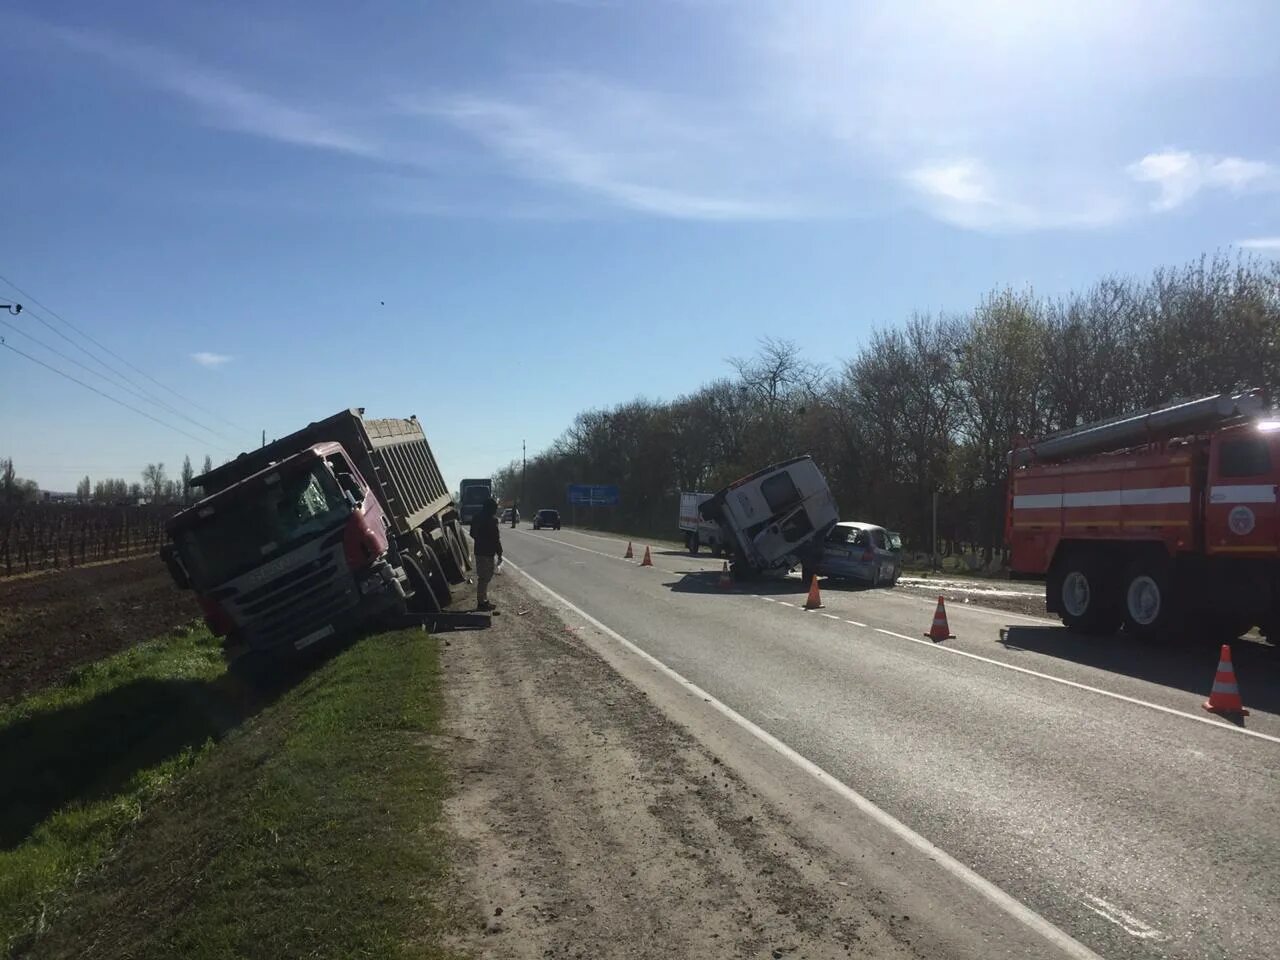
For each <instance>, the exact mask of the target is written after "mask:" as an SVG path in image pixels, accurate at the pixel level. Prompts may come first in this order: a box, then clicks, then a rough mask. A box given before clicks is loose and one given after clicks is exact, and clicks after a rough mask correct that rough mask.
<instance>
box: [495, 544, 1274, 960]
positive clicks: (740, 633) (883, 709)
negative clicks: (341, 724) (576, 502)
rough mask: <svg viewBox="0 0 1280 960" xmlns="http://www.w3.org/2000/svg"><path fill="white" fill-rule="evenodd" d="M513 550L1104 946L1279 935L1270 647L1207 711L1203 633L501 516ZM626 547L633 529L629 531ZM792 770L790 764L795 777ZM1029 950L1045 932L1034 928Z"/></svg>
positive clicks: (1165, 945) (1252, 654)
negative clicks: (1082, 633)
mask: <svg viewBox="0 0 1280 960" xmlns="http://www.w3.org/2000/svg"><path fill="white" fill-rule="evenodd" d="M503 540H504V544H505V547H506V553H507V556H508V558H509V559H511V560H512V561H514V563H515V564H516V565H517V566H518V567H519V568H520V569H521V570H522V571H524V572H525V573H527V574H528V575H529V576H530V577H532V578H534V579H535V580H537V581H538V582H540V583H542V584H544V585H545V586H546V587H548V588H550V589H551V590H553V591H555V592H556V593H558V594H560V595H561V596H562V597H564V598H565V599H566V600H568V601H570V602H571V603H573V604H574V605H576V606H577V607H579V608H581V610H582V611H584V612H585V613H587V614H589V615H590V616H592V617H594V618H596V619H597V620H599V621H600V622H601V623H602V624H604V625H606V626H607V627H609V628H611V629H612V630H613V631H616V632H617V633H618V634H620V635H621V636H623V637H625V638H626V639H627V640H629V641H630V642H631V643H633V644H635V645H636V646H637V647H639V648H640V649H642V650H643V651H645V652H646V653H647V654H649V655H651V656H652V657H654V658H656V659H657V660H659V661H661V662H662V663H663V664H665V665H666V666H667V667H669V668H671V669H672V670H674V671H676V672H677V673H679V674H681V675H682V676H683V677H685V678H687V679H688V680H690V681H692V682H693V683H695V684H697V685H698V686H700V687H701V688H702V689H703V690H704V691H706V692H707V693H709V694H710V695H711V696H712V697H714V698H716V699H718V700H719V701H721V702H722V703H723V704H725V705H726V706H728V707H729V708H731V709H732V710H733V711H736V712H737V713H738V714H741V715H742V716H743V717H745V718H746V719H747V720H749V721H751V722H752V723H754V724H756V725H758V726H759V727H760V728H762V729H763V730H764V731H767V733H768V734H771V735H772V736H774V737H776V738H777V739H779V740H781V741H782V742H783V743H785V744H786V745H788V746H790V747H791V748H792V749H794V750H795V751H796V752H797V753H799V754H800V755H802V756H803V757H804V758H805V759H807V760H809V761H812V763H813V764H816V765H817V766H818V767H820V768H822V769H823V770H825V771H827V772H828V773H830V774H832V775H833V776H834V777H836V778H837V779H838V780H839V781H841V782H842V783H844V784H847V785H848V786H849V787H851V788H852V789H853V790H855V791H857V792H858V793H859V794H861V795H862V796H863V797H865V798H867V799H868V800H870V801H871V802H872V803H873V804H875V805H876V806H878V807H879V808H881V809H882V810H884V811H886V812H887V813H889V814H890V815H891V816H892V817H894V818H896V819H897V820H899V821H901V822H902V823H904V824H906V825H907V826H908V827H909V828H911V829H912V830H914V831H915V832H916V833H918V834H920V835H922V836H923V837H925V838H927V839H928V840H929V841H931V842H932V843H933V844H935V845H936V846H937V847H939V848H941V849H942V850H943V851H945V852H946V853H947V854H950V855H951V857H953V858H955V860H957V861H959V862H960V863H961V864H963V865H965V866H967V867H971V868H972V869H973V870H974V871H975V872H976V873H977V874H979V875H980V876H981V877H982V878H985V879H986V880H988V881H990V882H991V883H993V884H995V885H997V886H998V887H999V888H1000V889H1001V890H1003V891H1005V892H1007V893H1008V894H1010V895H1011V896H1013V897H1014V898H1016V899H1017V900H1018V901H1020V902H1021V903H1022V904H1025V905H1026V906H1027V907H1029V908H1030V909H1031V910H1032V911H1034V912H1035V913H1036V914H1039V915H1040V916H1041V917H1043V918H1045V919H1047V920H1048V921H1050V922H1051V923H1052V924H1054V925H1056V926H1057V927H1059V928H1060V929H1061V930H1063V931H1065V932H1066V933H1068V934H1069V935H1070V936H1071V937H1073V938H1075V939H1076V940H1077V941H1079V942H1080V943H1082V944H1084V945H1086V946H1087V947H1089V948H1091V949H1092V950H1094V951H1096V952H1097V953H1098V954H1100V955H1102V956H1105V957H1112V958H1120V957H1178V958H1182V957H1186V958H1191V957H1196V958H1219V957H1221V958H1228V957H1229V958H1241V960H1243V958H1259V960H1261V958H1268V960H1271V958H1274V957H1276V956H1277V955H1278V954H1277V947H1276V944H1277V943H1280V909H1278V906H1280V655H1278V652H1277V651H1276V650H1275V649H1274V648H1271V647H1269V646H1265V645H1263V644H1260V643H1253V642H1247V641H1241V642H1239V643H1237V644H1236V645H1235V647H1234V648H1233V650H1234V653H1235V665H1236V670H1237V675H1238V678H1239V681H1240V686H1241V691H1242V694H1243V696H1244V698H1245V702H1246V706H1248V707H1249V708H1250V710H1251V714H1250V716H1248V717H1247V718H1246V719H1245V720H1244V721H1243V724H1242V725H1232V724H1230V723H1228V722H1227V721H1224V720H1221V719H1219V718H1217V717H1215V716H1212V715H1210V714H1207V713H1205V712H1204V711H1203V710H1202V709H1201V706H1200V705H1201V703H1202V702H1203V701H1204V699H1205V695H1206V694H1207V692H1208V689H1209V687H1210V685H1211V684H1212V680H1213V675H1214V669H1215V667H1216V661H1217V648H1216V647H1214V646H1211V645H1204V646H1200V647H1196V646H1181V647H1161V646H1159V645H1154V646H1153V645H1143V644H1140V643H1137V642H1135V641H1131V640H1128V639H1126V638H1124V637H1116V638H1111V639H1106V640H1098V639H1084V638H1079V637H1075V636H1073V635H1071V634H1069V633H1068V632H1067V631H1065V630H1064V629H1063V628H1061V627H1060V626H1057V625H1055V624H1054V623H1052V622H1051V621H1049V620H1047V619H1046V620H1042V619H1039V618H1035V617H1027V616H1022V615H1017V614H1012V613H1004V612H1000V611H997V610H990V609H984V608H982V607H980V606H978V605H976V604H966V605H960V606H956V605H952V606H951V607H949V608H948V611H947V612H948V616H949V619H950V626H951V629H952V632H953V633H954V634H956V639H954V640H949V641H947V642H945V643H942V644H938V645H935V644H933V643H931V642H928V641H925V640H924V639H923V637H922V636H921V635H922V633H923V632H924V631H925V630H927V629H928V626H929V623H930V620H931V618H932V614H933V603H932V602H931V601H930V600H928V599H927V598H924V597H921V596H918V595H912V594H908V593H906V592H904V591H894V590H888V589H881V590H875V591H868V590H853V589H849V588H842V587H840V586H839V585H837V584H834V583H832V582H829V581H824V583H823V601H824V604H825V606H824V608H823V609H822V610H820V611H813V612H806V611H804V610H803V609H802V604H803V600H804V595H803V593H802V591H801V589H800V585H799V582H798V581H797V580H794V579H793V580H790V581H764V582H760V583H754V584H744V585H740V586H738V587H736V588H734V589H733V590H730V591H725V590H721V589H718V588H717V585H716V581H717V579H718V572H719V569H720V564H719V562H718V561H715V560H712V559H711V558H710V557H708V556H706V555H703V556H702V557H697V558H695V557H690V556H688V555H687V554H685V553H682V552H679V551H677V550H675V549H674V548H672V547H663V548H659V549H657V550H656V551H655V553H654V566H653V567H652V568H641V567H639V566H638V564H637V563H635V562H627V561H624V560H623V559H621V554H622V550H623V547H624V546H625V544H624V543H623V542H622V541H619V540H616V539H613V538H605V537H597V536H594V535H589V534H584V533H580V532H571V531H559V532H551V531H540V532H534V531H531V530H529V529H527V528H524V529H520V530H514V531H513V530H504V531H503ZM637 548H638V549H639V548H642V545H641V544H637ZM801 779H802V778H801ZM1044 955H1046V956H1049V955H1053V952H1052V951H1050V950H1049V948H1048V947H1046V951H1045V954H1044Z"/></svg>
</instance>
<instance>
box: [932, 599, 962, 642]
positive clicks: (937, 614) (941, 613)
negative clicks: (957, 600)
mask: <svg viewBox="0 0 1280 960" xmlns="http://www.w3.org/2000/svg"><path fill="white" fill-rule="evenodd" d="M925 636H926V637H928V638H929V639H930V640H932V641H933V642H934V643H941V642H942V641H943V640H954V639H955V638H956V635H955V634H954V633H952V632H951V628H950V627H948V626H947V606H946V604H945V603H943V602H942V597H941V596H939V597H938V609H937V610H935V611H934V612H933V626H931V627H930V628H929V632H928V633H926V634H925Z"/></svg>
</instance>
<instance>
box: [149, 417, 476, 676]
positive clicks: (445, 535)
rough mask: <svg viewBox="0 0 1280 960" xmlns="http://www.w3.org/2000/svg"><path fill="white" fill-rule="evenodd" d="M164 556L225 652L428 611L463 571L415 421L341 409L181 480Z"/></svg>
mask: <svg viewBox="0 0 1280 960" xmlns="http://www.w3.org/2000/svg"><path fill="white" fill-rule="evenodd" d="M192 484H193V485H194V486H197V487H200V488H201V489H202V490H203V492H204V498H203V499H201V500H200V501H199V502H197V503H196V504H194V505H193V506H191V507H188V508H187V509H185V510H183V511H182V512H181V513H178V514H176V515H175V516H173V517H172V518H170V520H169V521H168V523H167V524H166V532H167V533H168V536H169V540H170V543H169V544H167V545H166V547H165V549H164V551H163V557H164V560H165V562H166V563H167V564H168V566H169V570H170V573H171V574H172V576H173V578H174V580H175V581H176V582H177V583H178V585H179V586H180V587H183V588H189V589H191V590H193V591H194V592H195V595H196V599H197V600H198V601H199V603H200V607H201V609H202V610H203V611H204V614H205V619H206V621H207V622H208V624H209V626H210V628H211V629H212V630H213V631H214V633H216V634H217V635H219V636H224V637H226V638H227V640H226V642H227V645H228V647H229V648H231V649H232V650H234V651H236V652H241V651H245V650H248V651H256V652H261V653H266V654H280V653H285V652H289V651H295V650H301V649H303V648H305V647H309V646H311V645H312V644H314V643H316V642H317V641H319V640H322V639H323V638H325V637H328V636H331V635H333V634H335V633H340V632H344V631H346V630H349V629H351V628H354V627H357V626H359V625H360V624H362V623H365V622H368V621H370V620H373V619H376V618H379V617H381V616H383V615H385V614H397V613H406V612H415V611H421V612H426V613H434V612H438V611H439V610H440V609H441V608H442V607H444V606H445V605H447V604H448V603H449V601H450V599H451V594H450V589H449V587H450V584H456V583H460V582H462V581H463V580H464V579H465V578H466V575H467V571H468V570H469V569H470V568H471V555H470V549H469V546H468V540H467V538H466V536H465V535H464V533H463V529H462V525H461V522H460V520H459V517H458V510H457V506H456V505H455V504H454V502H453V498H452V497H451V496H450V494H449V488H448V486H447V485H446V484H445V481H444V477H443V476H441V473H440V468H439V466H437V464H436V459H435V456H434V455H433V454H432V452H431V447H430V446H429V445H428V443H427V438H426V436H425V434H424V433H423V432H422V426H421V425H420V424H419V423H418V421H417V419H416V418H414V417H410V418H409V419H407V420H372V419H366V418H365V416H364V409H363V408H360V409H354V410H344V411H342V412H341V413H337V414H334V415H333V416H332V417H329V418H327V419H325V420H321V421H318V422H316V423H312V424H311V425H310V426H307V427H304V428H303V429H302V430H299V431H297V432H296V433H292V434H290V435H289V436H287V437H284V438H282V439H280V440H276V441H275V442H274V443H269V444H267V445H266V446H264V447H262V448H261V449H259V450H254V451H251V452H249V453H242V454H241V455H240V456H238V457H236V458H235V459H234V460H232V461H230V462H229V463H226V464H224V465H223V466H221V467H217V468H215V469H213V470H211V471H209V472H208V473H206V474H203V475H201V476H199V477H195V478H194V479H193V480H192Z"/></svg>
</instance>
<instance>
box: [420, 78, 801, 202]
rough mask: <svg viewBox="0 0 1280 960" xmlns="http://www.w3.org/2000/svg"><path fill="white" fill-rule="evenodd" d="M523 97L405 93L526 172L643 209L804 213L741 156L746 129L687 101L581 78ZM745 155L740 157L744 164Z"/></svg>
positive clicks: (537, 86) (425, 112)
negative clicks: (715, 117)
mask: <svg viewBox="0 0 1280 960" xmlns="http://www.w3.org/2000/svg"><path fill="white" fill-rule="evenodd" d="M532 87H533V90H532V91H530V93H529V94H527V95H526V97H525V98H524V99H522V100H514V99H509V98H499V97H493V96H482V95H475V94H454V95H448V96H440V97H431V98H419V99H416V100H405V101H403V102H402V104H401V106H402V108H403V109H404V110H405V111H406V112H407V113H410V114H413V115H416V116H419V117H426V118H429V119H434V120H440V121H444V122H446V123H448V124H450V125H451V126H453V127H454V128H456V129H458V130H461V131H463V132H464V133H466V134H468V135H469V136H471V137H473V138H474V139H475V140H477V141H478V142H480V143H481V144H482V145H484V146H485V147H487V148H488V149H489V150H491V151H493V152H494V153H495V154H496V155H497V156H498V157H500V158H501V159H502V160H503V162H504V163H505V164H506V165H507V167H508V169H510V170H511V171H512V172H514V173H515V174H516V175H517V176H520V177H524V178H527V179H529V180H533V181H539V182H543V183H551V184H558V185H562V186H568V187H571V188H573V189H575V190H577V191H579V192H581V193H583V194H586V195H589V196H592V197H595V198H597V199H599V200H603V201H606V202H608V203H609V204H611V205H615V206H619V207H622V208H625V209H628V210H632V211H635V212H639V213H645V214H650V215H653V216H659V217H669V218H673V219H682V220H762V219H788V218H794V217H798V216H801V215H802V213H801V211H800V210H799V209H798V207H797V205H796V204H794V203H792V202H791V201H789V200H788V199H786V198H779V199H774V196H775V195H776V194H777V192H778V187H777V185H776V182H773V183H770V178H768V177H766V176H760V174H762V173H763V172H764V171H762V170H761V169H760V168H759V167H755V166H753V165H752V164H749V163H747V164H744V163H742V162H740V157H741V151H745V150H746V147H747V145H746V144H745V143H744V141H743V139H742V135H741V132H740V131H735V130H732V129H727V128H725V127H724V125H723V123H722V122H717V121H712V120H709V119H708V118H705V117H704V118H701V119H699V118H698V117H697V115H696V109H694V108H691V105H690V104H688V103H685V104H671V103H666V102H664V101H660V100H658V99H657V98H656V97H653V96H652V95H649V94H646V93H642V92H640V91H637V90H634V89H631V88H625V87H621V86H618V85H613V84H606V83H603V82H601V81H599V80H596V79H594V78H589V77H584V76H581V75H566V74H561V75H557V76H554V77H545V78H541V79H540V80H538V81H536V82H534V83H533V84H532ZM735 161H737V162H735Z"/></svg>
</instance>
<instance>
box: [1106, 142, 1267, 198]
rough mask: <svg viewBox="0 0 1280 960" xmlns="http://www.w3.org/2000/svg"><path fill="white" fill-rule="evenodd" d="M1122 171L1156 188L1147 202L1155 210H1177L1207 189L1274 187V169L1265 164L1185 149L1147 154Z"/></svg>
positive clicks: (1233, 189) (1237, 190)
mask: <svg viewBox="0 0 1280 960" xmlns="http://www.w3.org/2000/svg"><path fill="white" fill-rule="evenodd" d="M1126 169H1127V171H1128V173H1129V176H1131V177H1133V179H1135V180H1137V181H1139V182H1142V183H1153V184H1155V185H1156V187H1157V188H1159V191H1160V193H1159V195H1158V196H1157V197H1156V198H1155V199H1154V200H1152V201H1151V209H1152V210H1156V211H1164V210H1173V209H1174V208H1176V207H1180V206H1182V205H1183V204H1184V203H1186V202H1187V201H1188V200H1190V199H1191V198H1192V197H1194V196H1195V195H1196V194H1198V193H1199V192H1200V191H1201V190H1204V189H1208V188H1218V189H1225V190H1230V191H1232V192H1233V193H1240V192H1243V191H1245V190H1249V189H1265V188H1274V187H1275V186H1276V185H1277V169H1276V167H1274V166H1272V165H1271V164H1269V163H1263V162H1262V161H1259V160H1243V159H1241V158H1239V157H1214V156H1209V155H1208V154H1194V153H1190V152H1189V151H1186V150H1164V151H1161V152H1160V153H1149V154H1147V155H1146V156H1145V157H1143V158H1142V159H1141V160H1138V161H1137V162H1136V163H1131V164H1130V165H1129V166H1128V167H1127V168H1126Z"/></svg>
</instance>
